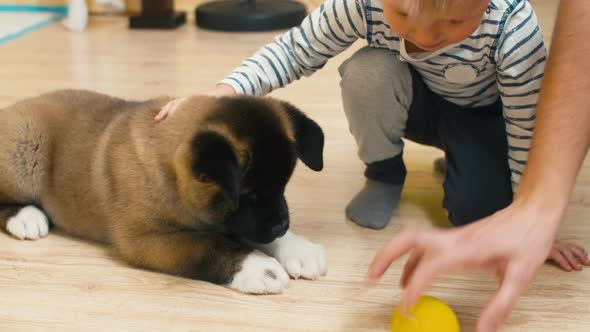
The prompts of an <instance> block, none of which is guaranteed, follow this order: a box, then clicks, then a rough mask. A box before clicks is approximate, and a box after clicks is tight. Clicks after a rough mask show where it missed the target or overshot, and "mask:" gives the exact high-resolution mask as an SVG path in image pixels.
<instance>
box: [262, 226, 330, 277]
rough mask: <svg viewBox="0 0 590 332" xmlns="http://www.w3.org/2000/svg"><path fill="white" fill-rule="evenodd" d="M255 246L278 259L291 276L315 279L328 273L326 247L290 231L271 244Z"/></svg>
mask: <svg viewBox="0 0 590 332" xmlns="http://www.w3.org/2000/svg"><path fill="white" fill-rule="evenodd" d="M255 247H257V248H258V249H260V250H262V251H264V252H265V253H267V254H268V255H270V256H272V257H275V258H276V259H278V260H279V262H280V263H281V265H283V267H284V268H285V270H287V273H289V275H290V276H291V278H294V279H298V278H300V277H301V278H304V279H314V280H315V279H317V278H318V277H320V276H323V275H325V274H326V271H327V267H326V265H327V264H326V254H325V252H324V248H323V247H322V246H321V245H319V244H315V243H313V242H311V241H309V240H307V239H305V238H304V237H302V236H299V235H296V234H294V233H292V232H290V231H289V232H287V233H286V234H285V235H283V237H281V238H278V239H276V240H275V241H273V242H271V243H269V244H262V245H261V244H257V245H255Z"/></svg>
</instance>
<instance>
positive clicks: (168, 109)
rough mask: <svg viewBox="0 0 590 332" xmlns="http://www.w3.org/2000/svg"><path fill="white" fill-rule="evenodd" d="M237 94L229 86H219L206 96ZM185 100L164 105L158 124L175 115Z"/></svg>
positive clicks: (181, 99)
mask: <svg viewBox="0 0 590 332" xmlns="http://www.w3.org/2000/svg"><path fill="white" fill-rule="evenodd" d="M235 94H236V91H235V90H234V89H233V88H232V87H231V86H229V85H227V84H218V85H217V86H216V87H215V89H213V90H212V91H209V92H207V93H206V94H205V95H208V96H231V95H235ZM185 100H186V98H177V99H174V100H171V101H170V102H168V103H167V104H166V105H164V107H162V109H161V110H160V112H159V113H158V114H157V115H156V117H155V118H154V120H155V121H156V122H160V121H162V120H164V119H166V117H168V116H169V115H171V114H172V113H174V112H175V111H176V109H178V106H179V105H180V104H181V103H182V102H183V101H185Z"/></svg>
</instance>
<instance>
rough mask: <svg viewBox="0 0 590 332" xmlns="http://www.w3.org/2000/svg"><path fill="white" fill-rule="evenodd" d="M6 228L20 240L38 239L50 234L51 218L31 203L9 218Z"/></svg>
mask: <svg viewBox="0 0 590 332" xmlns="http://www.w3.org/2000/svg"><path fill="white" fill-rule="evenodd" d="M6 230H7V231H8V233H10V234H12V235H13V236H14V237H16V238H18V239H20V240H24V239H29V240H38V239H39V238H42V237H46V236H47V234H49V220H48V219H47V216H45V213H43V211H41V210H39V209H38V208H36V207H35V206H32V205H29V206H25V207H24V208H22V209H21V210H20V211H18V213H17V214H16V215H15V216H14V217H12V218H10V219H8V223H6Z"/></svg>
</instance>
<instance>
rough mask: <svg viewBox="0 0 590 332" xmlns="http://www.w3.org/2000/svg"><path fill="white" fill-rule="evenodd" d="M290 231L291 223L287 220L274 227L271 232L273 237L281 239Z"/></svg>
mask: <svg viewBox="0 0 590 332" xmlns="http://www.w3.org/2000/svg"><path fill="white" fill-rule="evenodd" d="M288 229H289V222H288V221H286V220H285V221H283V222H281V223H280V224H278V225H274V226H273V227H272V229H271V232H272V235H273V236H275V237H281V236H283V235H285V233H287V230H288Z"/></svg>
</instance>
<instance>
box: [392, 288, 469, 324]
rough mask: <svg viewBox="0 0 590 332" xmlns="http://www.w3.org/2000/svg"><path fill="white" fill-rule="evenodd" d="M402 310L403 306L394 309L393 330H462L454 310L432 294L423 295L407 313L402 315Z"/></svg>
mask: <svg viewBox="0 0 590 332" xmlns="http://www.w3.org/2000/svg"><path fill="white" fill-rule="evenodd" d="M401 312H402V310H401V307H397V308H395V310H394V311H393V316H392V317H391V332H434V331H436V332H460V331H461V328H460V327H459V320H457V316H455V313H454V312H453V310H452V309H451V308H450V307H449V306H448V305H446V304H445V303H444V302H443V301H441V300H439V299H437V298H434V297H432V296H422V297H421V298H420V299H419V300H418V303H416V305H415V306H414V307H413V308H412V309H411V310H409V311H408V313H407V315H402V313H401Z"/></svg>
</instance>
